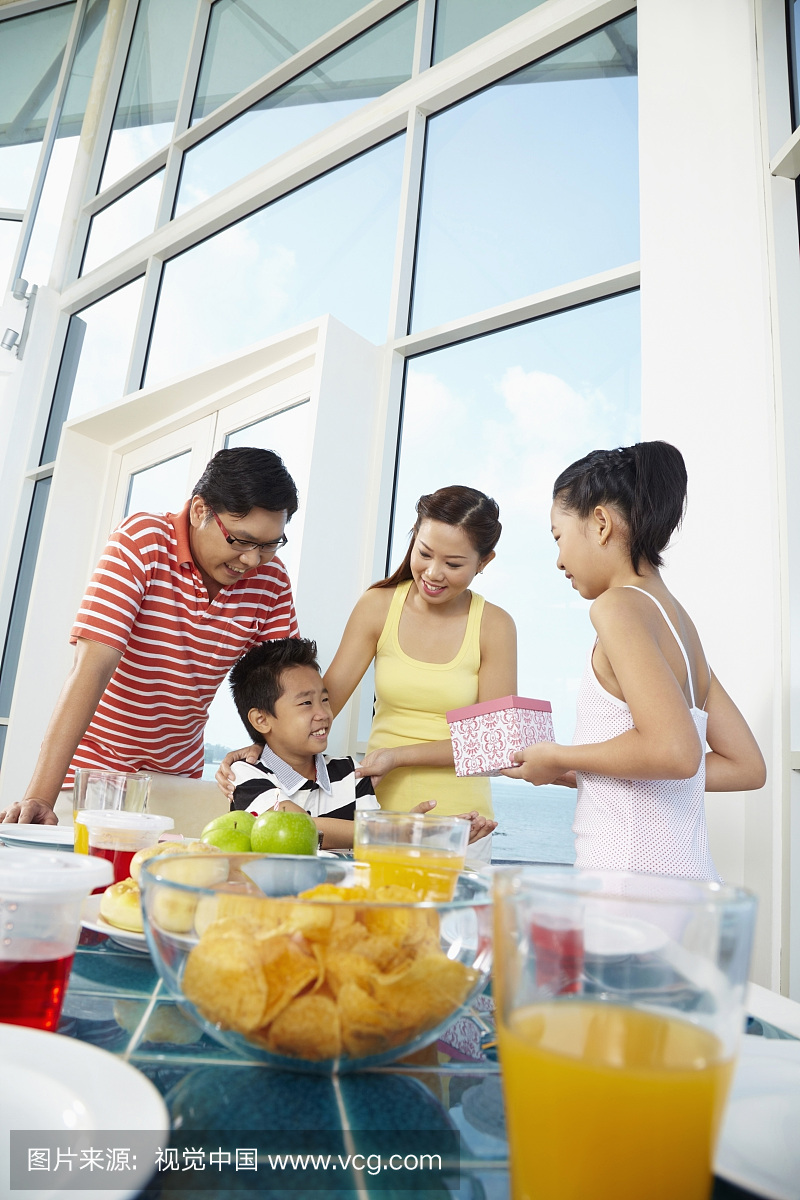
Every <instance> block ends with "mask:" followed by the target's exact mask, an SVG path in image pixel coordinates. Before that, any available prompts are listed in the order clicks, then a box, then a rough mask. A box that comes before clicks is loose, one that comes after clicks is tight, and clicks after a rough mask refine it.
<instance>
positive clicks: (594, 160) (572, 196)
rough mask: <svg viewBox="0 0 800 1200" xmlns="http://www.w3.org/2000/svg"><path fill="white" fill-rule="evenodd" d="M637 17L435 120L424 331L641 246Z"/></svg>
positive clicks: (423, 278)
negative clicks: (639, 230) (638, 164)
mask: <svg viewBox="0 0 800 1200" xmlns="http://www.w3.org/2000/svg"><path fill="white" fill-rule="evenodd" d="M636 107H637V106H636V18H635V16H629V17H625V18H624V19H623V20H621V21H617V22H615V23H614V24H613V25H609V26H607V27H606V28H605V29H603V30H601V31H599V32H598V33H595V34H592V35H591V37H588V38H584V39H582V40H581V41H579V42H576V43H575V44H574V45H572V46H569V47H567V49H566V50H562V51H560V52H559V53H558V54H552V55H550V56H549V57H548V58H544V59H542V60H540V61H539V62H536V63H534V64H533V65H532V66H530V67H526V68H525V69H524V70H522V71H518V72H517V73H516V74H514V75H510V76H508V78H507V79H504V80H502V81H501V82H500V83H498V84H495V86H494V87H491V88H488V89H487V90H486V91H483V92H480V93H479V94H478V95H477V96H472V97H471V98H470V99H468V100H465V101H463V102H462V103H461V104H459V105H456V107H454V108H451V109H448V110H447V111H446V112H443V113H441V114H439V115H438V116H435V117H433V118H431V120H430V121H429V122H428V134H427V147H426V155H425V175H424V181H423V201H422V214H421V219H420V229H419V245H418V249H417V267H416V277H415V289H414V305H413V321H412V328H413V329H414V330H418V329H427V328H428V327H429V326H433V325H439V324H442V323H443V322H445V321H451V320H453V319H454V318H455V317H461V316H465V315H466V314H467V313H470V312H477V311H479V310H480V309H484V308H489V307H491V306H493V305H496V304H503V303H505V302H506V301H508V300H514V299H517V298H518V297H521V296H526V295H529V294H530V293H533V292H539V291H543V290H544V289H545V288H550V287H554V286H556V285H558V284H565V283H569V282H570V281H571V280H575V279H580V278H582V277H583V276H586V275H593V274H595V273H596V272H598V271H604V270H606V269H607V268H609V267H614V266H618V265H620V264H622V263H626V262H633V261H634V260H635V259H636V258H637V257H638V254H639V235H638V229H639V222H638V181H637V157H638V155H637V116H636Z"/></svg>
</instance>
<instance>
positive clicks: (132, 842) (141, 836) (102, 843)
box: [78, 809, 175, 883]
mask: <svg viewBox="0 0 800 1200" xmlns="http://www.w3.org/2000/svg"><path fill="white" fill-rule="evenodd" d="M78 824H79V825H81V826H84V827H85V828H86V836H87V839H88V843H89V849H88V853H89V854H90V855H93V856H95V857H97V858H105V859H106V860H107V861H108V862H110V863H111V865H112V866H113V868H114V882H115V883H119V882H120V880H122V879H127V878H128V877H129V875H130V873H131V859H132V858H133V856H134V854H136V852H137V851H138V850H144V849H145V847H147V846H155V844H156V842H157V841H158V839H159V838H160V836H161V834H162V833H166V831H167V830H168V829H172V827H173V826H174V824H175V822H174V821H173V819H172V817H158V816H156V815H155V814H154V813H134V812H114V811H110V810H108V809H102V810H100V811H95V812H86V811H84V812H81V813H78Z"/></svg>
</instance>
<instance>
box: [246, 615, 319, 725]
mask: <svg viewBox="0 0 800 1200" xmlns="http://www.w3.org/2000/svg"><path fill="white" fill-rule="evenodd" d="M292 667H313V668H314V670H315V671H317V672H318V673H319V674H321V672H320V669H319V663H318V662H317V643H316V642H312V641H309V639H308V638H278V639H276V640H275V641H273V642H262V643H261V645H260V646H254V647H253V649H252V650H248V652H247V654H245V655H244V656H243V657H242V658H240V659H239V661H238V662H237V663H236V664H235V666H234V667H233V669H232V671H231V673H230V679H229V682H230V685H231V694H232V696H233V702H234V704H235V705H236V711H237V712H238V714H239V716H240V717H241V718H242V720H243V721H244V723H245V727H246V728H247V732H248V733H249V734H250V737H251V738H252V739H253V741H254V742H263V740H264V738H263V735H262V734H260V733H259V732H258V730H257V729H254V728H253V726H252V725H251V724H250V722H249V721H248V719H247V714H248V713H249V712H250V709H251V708H259V709H261V711H262V712H268V713H270V714H271V716H273V717H274V716H275V702H276V700H279V699H280V698H281V696H282V695H283V684H282V682H281V681H282V678H283V675H284V672H286V671H291V669H292Z"/></svg>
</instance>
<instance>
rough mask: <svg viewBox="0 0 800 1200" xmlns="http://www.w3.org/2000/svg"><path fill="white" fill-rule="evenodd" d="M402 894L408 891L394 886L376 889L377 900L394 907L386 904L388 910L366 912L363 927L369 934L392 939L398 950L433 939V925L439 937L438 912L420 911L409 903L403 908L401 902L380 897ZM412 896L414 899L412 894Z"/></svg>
mask: <svg viewBox="0 0 800 1200" xmlns="http://www.w3.org/2000/svg"><path fill="white" fill-rule="evenodd" d="M400 891H402V892H406V891H408V889H407V888H400V887H394V886H392V887H385V888H377V889H376V893H377V894H378V899H379V900H383V901H387V902H389V901H391V904H390V903H386V906H385V907H383V906H382V905H381V904H375V905H373V906H372V907H370V908H367V909H365V911H364V925H365V926H366V928H367V930H368V932H369V933H373V934H378V935H381V936H383V937H388V938H391V940H392V941H393V942H394V943H395V944H396V945H397V946H401V945H405V944H409V943H410V944H413V943H415V942H421V941H423V940H425V939H426V938H430V935H431V932H432V931H433V928H434V925H435V927H436V931H437V936H438V913H437V912H436V911H435V909H426V908H421V907H419V906H418V905H417V906H414V905H412V904H409V903H408V902H405V905H404V907H400V906H399V904H398V901H396V900H393V899H392V898H391V897H390V896H384V895H381V894H380V893H384V892H400ZM411 894H412V895H413V893H411ZM395 905H397V907H395ZM431 917H434V918H435V921H433V922H432V921H431Z"/></svg>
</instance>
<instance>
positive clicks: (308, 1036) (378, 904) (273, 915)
mask: <svg viewBox="0 0 800 1200" xmlns="http://www.w3.org/2000/svg"><path fill="white" fill-rule="evenodd" d="M369 871H370V868H369V866H368V864H366V863H359V862H349V861H345V860H342V859H327V858H317V857H314V856H297V857H295V856H288V855H281V854H275V855H269V854H219V853H216V854H208V855H204V854H196V855H191V856H185V855H183V856H174V857H171V856H167V855H163V856H160V857H158V858H153V859H151V860H150V861H149V862H147V863H145V864H144V865H143V868H142V871H141V875H140V879H139V882H140V887H141V892H142V910H143V914H144V931H145V935H146V937H147V942H148V945H149V947H150V953H151V955H152V958H153V962H154V963H155V965H156V968H157V970H158V972H159V975H160V976H161V979H162V980H163V982H164V986H165V987H166V989H167V991H168V993H169V994H170V996H172V997H173V998H174V999H175V1000H177V1001H179V1003H180V1004H181V1007H182V1008H183V1009H184V1011H186V1012H188V1013H189V1014H190V1015H191V1016H192V1017H193V1018H194V1020H195V1021H197V1023H198V1024H199V1025H200V1026H201V1028H202V1029H204V1030H205V1031H206V1032H207V1033H208V1034H209V1035H210V1036H211V1037H213V1038H215V1039H216V1041H218V1042H219V1043H221V1044H222V1045H223V1046H225V1047H226V1048H227V1049H229V1050H231V1051H234V1052H235V1053H236V1054H238V1055H241V1056H242V1057H245V1058H249V1059H254V1060H256V1061H258V1062H264V1063H269V1064H271V1065H273V1066H276V1067H280V1068H282V1069H284V1070H285V1069H294V1070H303V1071H315V1072H322V1073H331V1072H335V1071H348V1070H359V1069H361V1068H364V1067H372V1066H378V1065H380V1064H382V1063H387V1062H392V1061H394V1060H396V1059H399V1058H404V1057H405V1056H406V1055H409V1054H413V1053H414V1052H415V1051H417V1050H421V1049H422V1048H423V1047H424V1046H428V1045H430V1044H431V1043H432V1042H435V1041H436V1040H437V1038H438V1037H439V1035H440V1034H441V1033H442V1032H443V1030H445V1029H446V1028H447V1027H448V1026H449V1025H451V1024H452V1022H453V1021H454V1020H456V1018H457V1017H458V1016H459V1015H461V1014H462V1013H463V1011H464V1010H465V1008H466V1007H467V1006H469V1005H470V1004H471V1002H472V1001H473V1000H474V999H475V997H476V996H477V995H478V994H479V993H480V992H481V991H482V990H483V988H484V987H485V985H486V982H487V979H488V976H489V971H490V968H491V953H492V951H491V946H492V942H491V919H492V918H491V905H492V900H491V889H490V887H489V886H488V885H487V882H486V880H485V879H483V878H481V876H479V875H477V874H472V873H470V872H462V873H460V874H459V875H458V879H457V883H456V887H455V894H454V896H453V899H452V900H447V901H441V900H439V901H421V902H420V901H415V899H414V893H413V892H412V891H410V890H409V889H407V888H400V887H396V886H390V887H382V888H370V886H369ZM298 893H303V894H302V895H300V896H298Z"/></svg>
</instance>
